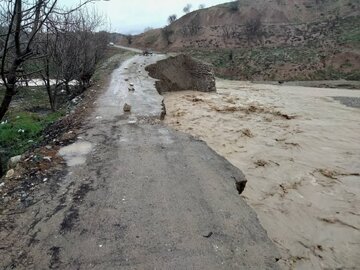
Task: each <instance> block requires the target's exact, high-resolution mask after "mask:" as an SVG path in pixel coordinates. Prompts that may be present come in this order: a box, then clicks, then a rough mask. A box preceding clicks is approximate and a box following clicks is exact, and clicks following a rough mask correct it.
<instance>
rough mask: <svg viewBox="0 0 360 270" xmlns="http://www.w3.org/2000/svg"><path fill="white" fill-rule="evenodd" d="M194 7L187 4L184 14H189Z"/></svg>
mask: <svg viewBox="0 0 360 270" xmlns="http://www.w3.org/2000/svg"><path fill="white" fill-rule="evenodd" d="M191 8H192V5H191V4H187V5H186V6H185V7H184V8H183V11H184V13H186V14H188V13H189V12H190V11H191Z"/></svg>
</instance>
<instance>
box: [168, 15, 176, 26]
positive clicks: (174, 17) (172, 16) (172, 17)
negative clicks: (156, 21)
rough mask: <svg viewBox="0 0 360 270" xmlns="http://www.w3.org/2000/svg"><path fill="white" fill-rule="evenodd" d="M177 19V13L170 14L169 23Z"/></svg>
mask: <svg viewBox="0 0 360 270" xmlns="http://www.w3.org/2000/svg"><path fill="white" fill-rule="evenodd" d="M176 19H177V16H176V14H173V15H170V16H169V18H168V23H169V24H172V23H173V22H175V21H176Z"/></svg>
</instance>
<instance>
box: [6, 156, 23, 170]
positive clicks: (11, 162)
mask: <svg viewBox="0 0 360 270" xmlns="http://www.w3.org/2000/svg"><path fill="white" fill-rule="evenodd" d="M20 160H21V155H18V156H14V157H12V158H10V160H9V162H8V168H9V169H14V168H15V167H16V165H17V164H18V163H19V162H20Z"/></svg>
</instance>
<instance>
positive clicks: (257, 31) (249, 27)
mask: <svg viewBox="0 0 360 270" xmlns="http://www.w3.org/2000/svg"><path fill="white" fill-rule="evenodd" d="M261 28H262V22H261V18H260V16H256V17H255V18H252V19H249V20H248V21H247V22H246V23H245V33H246V36H247V38H248V40H249V41H251V40H254V39H258V38H259V37H260V36H261V35H262V34H263V33H262V31H261Z"/></svg>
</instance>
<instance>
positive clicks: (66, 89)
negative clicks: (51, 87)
mask: <svg viewBox="0 0 360 270" xmlns="http://www.w3.org/2000/svg"><path fill="white" fill-rule="evenodd" d="M65 91H66V94H67V95H68V96H69V97H70V96H71V92H70V85H69V82H68V81H66V82H65Z"/></svg>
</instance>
